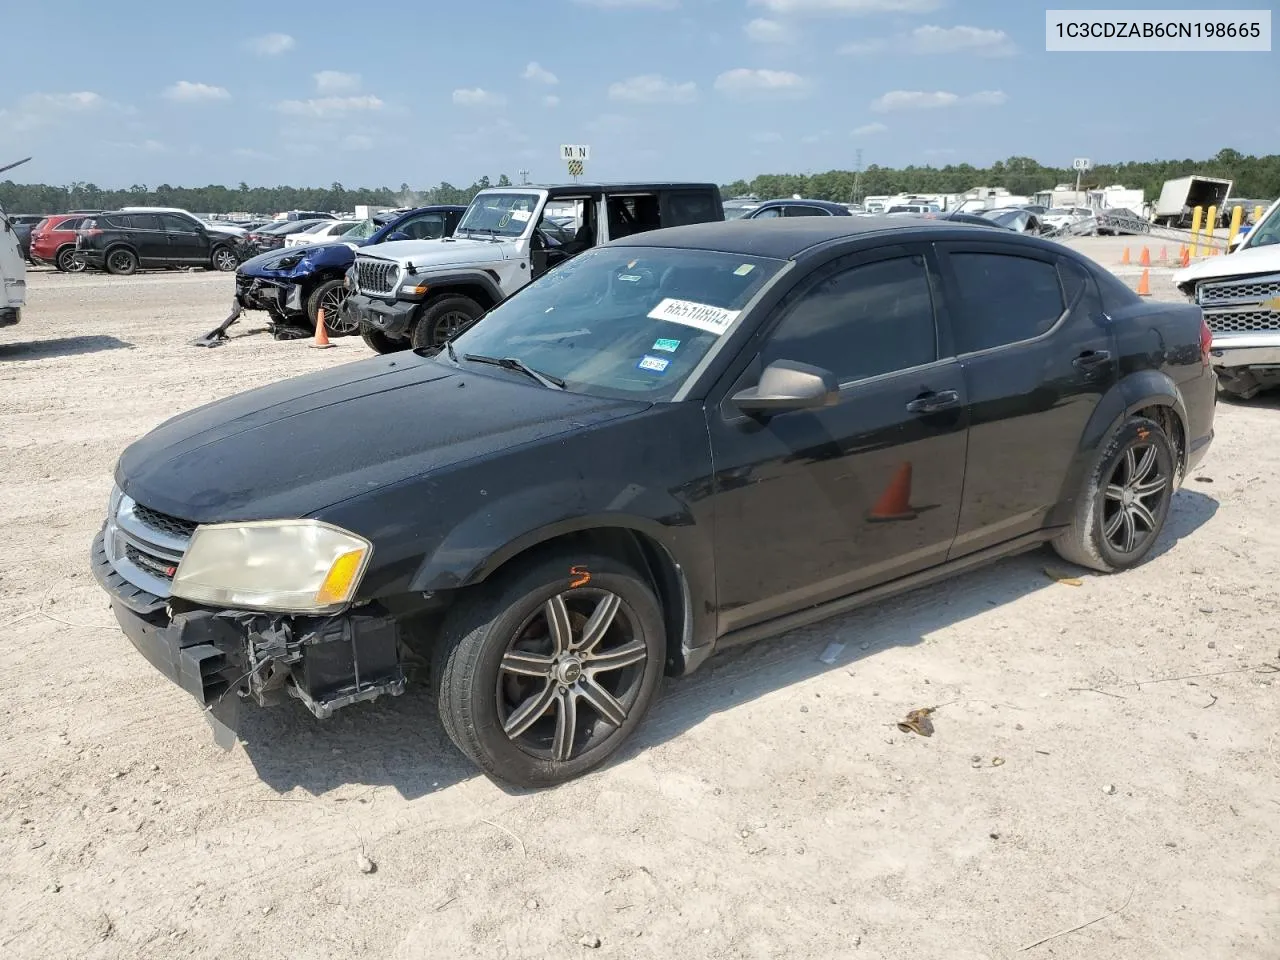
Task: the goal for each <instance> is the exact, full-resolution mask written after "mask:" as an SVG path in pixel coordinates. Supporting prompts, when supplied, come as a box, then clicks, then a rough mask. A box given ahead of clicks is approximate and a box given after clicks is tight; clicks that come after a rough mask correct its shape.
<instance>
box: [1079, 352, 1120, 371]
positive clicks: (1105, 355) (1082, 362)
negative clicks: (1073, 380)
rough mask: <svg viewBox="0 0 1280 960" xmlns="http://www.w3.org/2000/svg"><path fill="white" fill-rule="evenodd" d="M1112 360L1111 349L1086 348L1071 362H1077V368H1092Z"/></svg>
mask: <svg viewBox="0 0 1280 960" xmlns="http://www.w3.org/2000/svg"><path fill="white" fill-rule="evenodd" d="M1110 360H1111V351H1110V350H1086V351H1085V352H1084V353H1082V354H1080V356H1078V357H1076V358H1075V359H1074V360H1072V361H1071V362H1072V363H1073V364H1075V367H1076V369H1077V370H1092V369H1093V368H1094V367H1100V366H1102V365H1103V364H1105V363H1109V362H1110Z"/></svg>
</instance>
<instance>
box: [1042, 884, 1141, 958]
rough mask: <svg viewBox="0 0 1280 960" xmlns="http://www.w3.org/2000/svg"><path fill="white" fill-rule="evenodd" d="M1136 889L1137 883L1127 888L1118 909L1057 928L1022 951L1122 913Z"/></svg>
mask: <svg viewBox="0 0 1280 960" xmlns="http://www.w3.org/2000/svg"><path fill="white" fill-rule="evenodd" d="M1136 889H1138V887H1137V884H1134V886H1132V887H1130V888H1129V896H1128V897H1126V898H1125V901H1124V905H1123V906H1121V907H1119V908H1118V909H1115V910H1112V911H1111V912H1110V913H1104V914H1103V915H1102V916H1100V917H1094V918H1093V919H1092V920H1087V921H1085V922H1084V923H1081V924H1079V925H1077V926H1074V927H1071V928H1070V929H1069V930H1059V931H1058V932H1057V933H1051V934H1049V936H1047V937H1043V938H1041V939H1039V940H1037V941H1036V942H1035V943H1028V944H1027V945H1026V946H1025V947H1023V948H1022V949H1023V950H1024V951H1025V950H1030V949H1031V948H1032V947H1038V946H1040V944H1042V943H1048V942H1049V941H1050V940H1056V939H1058V937H1065V936H1066V935H1067V934H1069V933H1075V932H1076V931H1077V930H1083V929H1084V928H1085V927H1091V926H1093V925H1094V924H1095V923H1101V922H1102V921H1103V920H1107V919H1109V918H1111V917H1114V916H1115V915H1116V914H1117V913H1124V911H1125V910H1126V909H1127V908H1128V906H1129V903H1130V901H1131V900H1133V891H1134V890H1136Z"/></svg>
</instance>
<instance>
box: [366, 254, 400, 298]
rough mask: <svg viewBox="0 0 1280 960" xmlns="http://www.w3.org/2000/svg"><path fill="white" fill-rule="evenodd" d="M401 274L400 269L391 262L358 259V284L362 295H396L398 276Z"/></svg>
mask: <svg viewBox="0 0 1280 960" xmlns="http://www.w3.org/2000/svg"><path fill="white" fill-rule="evenodd" d="M399 272H400V270H399V267H397V266H396V264H394V263H392V262H391V261H389V260H371V259H367V258H365V257H356V283H358V284H359V286H360V292H361V293H372V294H375V295H379V294H381V295H386V294H391V293H395V290H396V276H397V275H398V274H399Z"/></svg>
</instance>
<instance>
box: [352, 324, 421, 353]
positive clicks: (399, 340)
mask: <svg viewBox="0 0 1280 960" xmlns="http://www.w3.org/2000/svg"><path fill="white" fill-rule="evenodd" d="M360 339H361V340H363V341H364V343H365V346H367V347H368V348H369V349H370V350H372V351H373V352H374V353H399V352H400V351H401V350H408V349H409V341H408V340H406V339H404V338H403V337H389V336H387V335H386V334H385V333H383V332H382V331H381V330H379V329H378V328H377V327H373V326H370V325H369V324H367V323H361V324H360Z"/></svg>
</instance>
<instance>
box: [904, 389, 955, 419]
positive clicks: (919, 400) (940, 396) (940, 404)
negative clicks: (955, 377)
mask: <svg viewBox="0 0 1280 960" xmlns="http://www.w3.org/2000/svg"><path fill="white" fill-rule="evenodd" d="M958 406H960V394H959V393H957V392H956V391H955V390H939V391H938V392H937V393H926V394H923V395H922V396H919V397H916V398H915V399H914V400H912V401H911V402H910V403H908V404H907V413H937V412H938V411H940V410H950V409H951V408H952V407H958Z"/></svg>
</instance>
